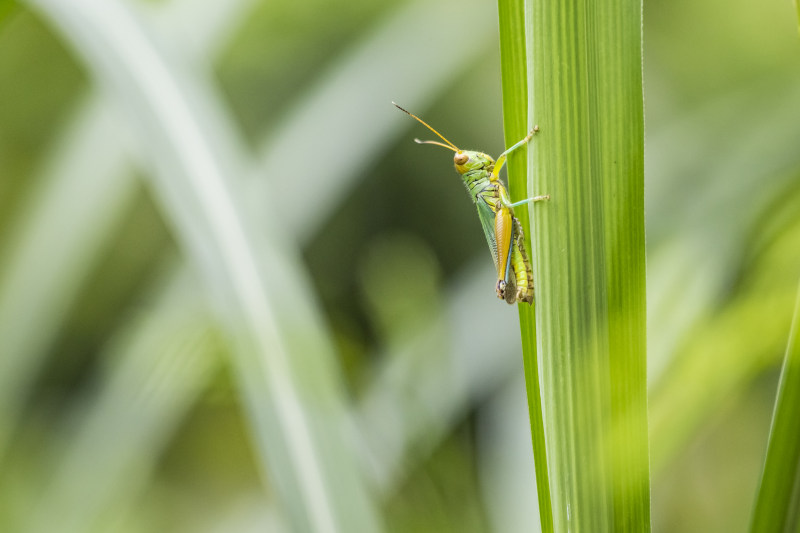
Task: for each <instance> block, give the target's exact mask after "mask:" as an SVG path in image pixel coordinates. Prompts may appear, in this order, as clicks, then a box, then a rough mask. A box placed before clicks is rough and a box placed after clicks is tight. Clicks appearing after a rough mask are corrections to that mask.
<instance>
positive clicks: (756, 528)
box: [750, 290, 800, 533]
mask: <svg viewBox="0 0 800 533" xmlns="http://www.w3.org/2000/svg"><path fill="white" fill-rule="evenodd" d="M798 419H800V290H798V293H797V301H796V303H795V308H794V319H793V320H792V329H791V332H790V334H789V345H788V346H787V348H786V358H785V359H784V362H783V370H782V371H781V379H780V383H779V384H778V396H777V399H776V400H775V412H774V414H773V415H772V428H771V429H770V433H769V445H768V446H767V458H766V463H765V465H764V473H763V475H762V477H761V486H760V487H759V490H758V495H757V498H756V504H755V509H754V511H753V518H752V523H751V524H750V531H753V532H758V533H771V532H775V533H784V532H797V531H800V436H798V432H797V421H798Z"/></svg>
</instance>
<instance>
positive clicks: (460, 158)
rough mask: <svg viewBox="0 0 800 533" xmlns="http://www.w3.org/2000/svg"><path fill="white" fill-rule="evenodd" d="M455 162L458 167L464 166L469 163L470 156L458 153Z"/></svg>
mask: <svg viewBox="0 0 800 533" xmlns="http://www.w3.org/2000/svg"><path fill="white" fill-rule="evenodd" d="M453 161H455V163H456V165H463V164H465V163H466V162H467V161H469V156H468V155H467V154H463V153H461V154H459V153H457V154H456V156H455V157H454V158H453Z"/></svg>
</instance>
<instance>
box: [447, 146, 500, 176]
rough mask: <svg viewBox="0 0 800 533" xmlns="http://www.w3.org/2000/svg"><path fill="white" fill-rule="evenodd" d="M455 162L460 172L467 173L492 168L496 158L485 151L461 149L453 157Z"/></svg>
mask: <svg viewBox="0 0 800 533" xmlns="http://www.w3.org/2000/svg"><path fill="white" fill-rule="evenodd" d="M453 163H455V165H456V170H457V171H458V173H459V174H466V173H467V172H469V171H470V170H481V169H487V170H489V169H491V168H492V167H493V166H494V159H492V158H491V157H490V156H488V155H486V154H484V153H483V152H474V151H472V150H459V151H457V152H456V155H455V156H454V157H453Z"/></svg>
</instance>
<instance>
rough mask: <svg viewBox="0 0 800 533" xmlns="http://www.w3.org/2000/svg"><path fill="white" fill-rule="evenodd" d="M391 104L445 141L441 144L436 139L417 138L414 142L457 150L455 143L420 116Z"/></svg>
mask: <svg viewBox="0 0 800 533" xmlns="http://www.w3.org/2000/svg"><path fill="white" fill-rule="evenodd" d="M392 105H393V106H395V107H396V108H397V109H399V110H400V111H402V112H403V113H405V114H406V115H408V116H410V117H411V118H413V119H415V120H416V121H417V122H419V123H421V124H422V125H423V126H425V127H426V128H428V129H429V130H431V131H432V132H433V133H435V134H436V135H438V136H439V138H440V139H441V140H443V141H444V142H446V143H447V144H442V143H440V142H438V141H420V140H419V139H414V142H415V143H417V144H435V145H436V146H442V147H444V148H447V149H448V150H452V151H454V152H459V149H458V146H456V145H455V144H453V143H451V142H450V141H448V140H447V139H445V137H444V135H442V134H441V133H439V132H438V131H436V130H435V129H433V128H432V127H431V126H430V124H428V123H427V122H425V121H424V120H422V119H421V118H419V117H418V116H417V115H415V114H414V113H411V112H410V111H406V110H405V109H403V108H402V107H400V106H399V105H397V104H396V103H394V102H392Z"/></svg>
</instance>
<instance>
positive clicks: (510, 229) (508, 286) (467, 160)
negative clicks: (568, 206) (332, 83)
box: [392, 102, 550, 304]
mask: <svg viewBox="0 0 800 533" xmlns="http://www.w3.org/2000/svg"><path fill="white" fill-rule="evenodd" d="M392 104H394V106H395V107H397V108H398V109H399V110H400V111H403V112H404V113H406V114H407V115H409V116H411V117H412V118H414V119H416V120H417V121H418V122H420V123H421V124H422V125H424V126H425V127H426V128H428V129H429V130H431V131H432V132H433V133H435V134H436V135H437V136H438V137H439V138H440V139H441V140H443V141H444V142H445V143H446V144H443V143H440V142H438V141H420V140H419V139H414V142H416V143H418V144H435V145H437V146H442V147H444V148H447V149H448V150H452V151H454V152H455V153H456V155H455V156H454V157H453V162H454V163H455V166H456V170H457V171H458V173H459V174H461V178H462V179H463V180H464V185H465V186H466V187H467V191H469V194H470V196H471V197H472V201H473V202H474V203H475V205H476V206H477V208H478V217H479V218H480V220H481V226H483V233H484V234H485V235H486V242H488V243H489V250H490V251H491V252H492V259H493V260H494V266H495V268H496V269H497V284H496V285H495V290H496V291H497V297H498V298H500V299H501V300H505V301H506V302H507V303H509V304H513V303H516V302H526V303H528V304H532V303H533V270H532V269H531V262H530V260H529V259H528V254H527V253H526V252H525V237H524V235H523V232H522V225H521V224H520V222H519V219H517V217H515V216H514V207H515V206H518V205H522V204H526V203H529V202H539V201H542V200H548V199H549V198H550V196H549V195H544V196H534V197H533V198H527V199H525V200H522V201H520V202H514V203H511V200H510V199H509V195H508V191H507V190H506V188H505V186H504V185H503V184H502V183H501V182H500V178H499V173H500V169H501V168H503V165H504V164H505V162H506V157H507V156H508V154H509V153H511V152H513V151H514V150H516V149H517V148H520V147H521V146H525V145H526V144H527V143H528V142H529V141H530V140H531V139H532V138H533V135H534V133H536V132H537V131H539V127H538V126H535V127H534V128H533V129H532V130H531V131H530V132H529V133H528V135H527V136H526V137H525V138H524V139H522V140H521V141H519V142H518V143H516V144H515V145H514V146H512V147H511V148H509V149H508V150H506V151H505V152H503V153H502V154H500V157H498V158H497V161H495V160H494V159H492V158H491V156H489V155H487V154H484V153H483V152H476V151H473V150H461V149H460V148H458V147H457V146H456V145H455V144H453V143H451V142H450V141H448V140H447V139H446V138H445V137H444V136H443V135H442V134H441V133H439V132H438V131H436V130H435V129H433V128H432V127H431V126H430V125H429V124H428V123H427V122H425V121H424V120H422V119H421V118H419V117H418V116H416V115H415V114H413V113H410V112H409V111H406V110H405V109H403V108H402V107H400V106H399V105H397V104H395V103H394V102H392Z"/></svg>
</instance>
